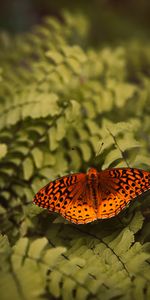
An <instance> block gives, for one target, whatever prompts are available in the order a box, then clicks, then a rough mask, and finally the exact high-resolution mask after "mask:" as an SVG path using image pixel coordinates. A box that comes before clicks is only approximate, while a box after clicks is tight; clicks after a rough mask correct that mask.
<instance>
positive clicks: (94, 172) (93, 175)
mask: <svg viewBox="0 0 150 300" xmlns="http://www.w3.org/2000/svg"><path fill="white" fill-rule="evenodd" d="M97 173H98V172H97V170H96V169H95V168H90V169H88V171H87V175H88V177H89V178H91V179H95V178H97Z"/></svg>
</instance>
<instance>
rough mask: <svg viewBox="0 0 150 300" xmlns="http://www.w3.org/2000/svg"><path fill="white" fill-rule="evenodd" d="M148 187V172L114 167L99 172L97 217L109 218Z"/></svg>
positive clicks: (149, 179)
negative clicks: (99, 201) (99, 198)
mask: <svg viewBox="0 0 150 300" xmlns="http://www.w3.org/2000/svg"><path fill="white" fill-rule="evenodd" d="M149 189H150V172H147V171H144V170H139V169H134V168H114V169H108V170H105V171H102V172H100V173H99V193H100V196H101V203H100V205H99V209H98V213H97V217H98V218H99V219H106V218H111V217H113V216H115V215H117V214H118V213H119V212H120V211H121V210H122V209H123V208H125V207H126V206H127V204H128V203H129V202H130V201H132V200H133V199H135V198H136V197H138V196H139V195H141V194H142V193H144V192H146V191H148V190H149Z"/></svg>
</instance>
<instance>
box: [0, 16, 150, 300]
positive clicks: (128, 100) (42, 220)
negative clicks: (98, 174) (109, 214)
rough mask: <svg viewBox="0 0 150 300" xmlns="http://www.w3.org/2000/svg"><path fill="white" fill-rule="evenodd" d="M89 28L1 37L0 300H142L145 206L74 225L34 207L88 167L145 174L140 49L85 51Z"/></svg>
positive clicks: (148, 76) (51, 28)
mask: <svg viewBox="0 0 150 300" xmlns="http://www.w3.org/2000/svg"><path fill="white" fill-rule="evenodd" d="M88 28H89V21H88V19H86V18H85V17H83V16H81V15H79V14H76V15H74V16H73V15H71V14H69V13H64V15H63V23H62V22H59V21H58V20H56V19H55V18H52V17H51V18H46V19H45V21H44V22H43V24H42V25H41V26H36V27H35V28H34V29H33V30H32V31H31V32H30V33H26V34H22V35H19V36H13V37H11V36H9V35H8V34H6V33H5V34H4V33H1V35H0V44H1V49H0V61H1V69H0V190H1V202H0V224H1V233H2V234H1V237H0V256H1V266H0V278H1V279H0V290H1V299H2V300H7V299H10V298H12V299H15V300H19V299H23V300H26V299H27V300H28V299H35V300H38V299H57V298H59V299H65V300H67V299H68V300H71V299H79V300H80V299H83V300H84V299H93V300H95V299H103V300H105V299H123V300H125V299H136V300H137V299H140V300H142V299H149V298H150V268H149V264H150V244H149V240H150V233H149V225H150V221H149V212H150V204H149V203H150V202H149V195H147V197H146V196H142V197H141V199H140V200H136V201H135V202H134V203H133V205H130V207H129V208H128V209H127V210H125V211H123V212H122V213H121V214H120V215H119V217H116V218H113V219H110V220H104V221H99V222H97V223H92V224H88V225H79V226H77V225H73V224H70V223H69V222H67V221H65V220H64V219H63V218H61V217H59V216H58V215H55V214H49V213H48V212H47V211H45V210H43V209H41V208H39V207H36V206H34V205H33V204H32V198H33V195H34V193H36V192H37V191H38V189H39V188H40V187H42V186H44V185H45V184H46V183H47V182H48V181H50V180H53V179H55V178H56V177H58V176H62V175H65V174H68V173H70V172H77V171H81V170H82V171H86V169H87V167H89V166H92V165H93V164H94V165H95V166H96V167H97V168H98V169H99V170H100V169H105V168H108V167H114V166H117V167H118V166H128V165H129V166H131V167H138V168H143V169H149V165H150V157H149V150H150V139H149V131H150V119H149V114H150V57H149V52H150V44H149V42H148V41H146V40H144V47H143V39H136V40H130V41H128V42H126V43H124V44H123V45H120V44H118V45H116V46H113V47H111V46H108V45H107V46H106V45H105V46H101V47H99V48H97V49H96V50H95V49H93V48H92V47H90V46H88V32H89V31H88ZM109 131H110V132H109ZM102 141H103V142H104V145H103V148H102V150H101V153H100V155H99V156H98V157H97V159H96V161H94V157H95V153H96V152H97V151H98V145H99V142H102ZM72 148H75V151H73V150H72Z"/></svg>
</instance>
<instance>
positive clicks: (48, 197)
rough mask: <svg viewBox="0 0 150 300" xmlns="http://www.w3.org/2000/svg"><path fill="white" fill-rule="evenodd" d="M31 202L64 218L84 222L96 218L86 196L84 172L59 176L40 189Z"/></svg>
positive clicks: (79, 222) (77, 222) (74, 221)
mask: <svg viewBox="0 0 150 300" xmlns="http://www.w3.org/2000/svg"><path fill="white" fill-rule="evenodd" d="M33 202H34V203H35V204H37V205H38V206H41V207H43V208H47V209H48V210H50V211H55V212H58V213H60V214H61V215H62V216H63V217H64V218H65V219H67V220H69V221H71V222H73V223H76V224H85V223H88V222H92V221H93V220H95V219H96V213H95V211H94V209H93V207H92V203H90V199H88V197H87V189H86V174H84V173H75V174H71V175H68V176H64V177H61V178H59V179H56V180H54V181H52V182H50V183H48V184H47V185H46V186H45V187H43V188H42V189H40V191H39V192H38V193H37V194H36V195H35V197H34V199H33Z"/></svg>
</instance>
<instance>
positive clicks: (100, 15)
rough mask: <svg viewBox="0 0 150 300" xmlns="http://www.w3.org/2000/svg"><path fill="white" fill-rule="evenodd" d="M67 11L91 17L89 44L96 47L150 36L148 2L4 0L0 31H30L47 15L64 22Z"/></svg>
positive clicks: (1, 4)
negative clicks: (64, 12)
mask: <svg viewBox="0 0 150 300" xmlns="http://www.w3.org/2000/svg"><path fill="white" fill-rule="evenodd" d="M63 10H68V11H71V12H73V13H74V12H76V13H78V12H79V13H81V14H82V13H83V14H84V15H86V16H87V17H88V18H89V20H90V28H89V43H90V44H91V45H93V46H100V45H101V43H102V44H105V43H110V42H111V43H112V44H113V43H117V42H118V41H119V42H120V41H126V40H127V39H130V38H132V39H133V37H134V38H135V39H136V38H137V37H138V38H142V39H147V38H148V37H149V33H150V1H148V0H121V1H120V0H92V1H91V0H90V1H89V0H87V1H85V0H80V1H69V0H55V1H52V0H5V1H4V0H1V1H0V29H1V30H6V31H9V32H11V33H18V32H19V33H20V32H26V31H29V30H30V28H32V26H33V25H35V24H39V23H41V22H42V19H43V17H44V16H47V15H51V16H55V17H56V18H58V19H59V20H62V22H63V19H62V15H61V14H62V11H63Z"/></svg>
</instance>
